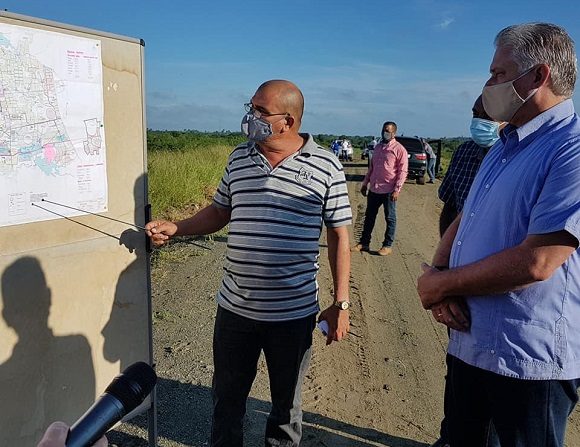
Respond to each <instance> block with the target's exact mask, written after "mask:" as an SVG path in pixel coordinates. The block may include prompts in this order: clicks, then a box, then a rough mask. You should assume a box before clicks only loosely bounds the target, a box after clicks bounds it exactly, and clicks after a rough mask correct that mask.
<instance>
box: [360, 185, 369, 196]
mask: <svg viewBox="0 0 580 447" xmlns="http://www.w3.org/2000/svg"><path fill="white" fill-rule="evenodd" d="M367 191H368V189H367V185H362V186H361V187H360V193H361V194H362V195H363V196H364V197H366V196H367Z"/></svg>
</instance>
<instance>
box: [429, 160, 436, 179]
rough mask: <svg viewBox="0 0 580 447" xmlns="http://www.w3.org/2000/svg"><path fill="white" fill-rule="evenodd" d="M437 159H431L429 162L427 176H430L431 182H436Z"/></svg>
mask: <svg viewBox="0 0 580 447" xmlns="http://www.w3.org/2000/svg"><path fill="white" fill-rule="evenodd" d="M435 160H436V158H435V157H431V158H430V159H429V160H428V161H427V175H428V176H429V181H431V182H432V181H433V180H435Z"/></svg>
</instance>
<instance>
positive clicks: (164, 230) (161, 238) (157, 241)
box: [145, 220, 177, 247]
mask: <svg viewBox="0 0 580 447" xmlns="http://www.w3.org/2000/svg"><path fill="white" fill-rule="evenodd" d="M145 229H146V230H147V236H149V237H150V238H151V242H152V243H153V245H155V246H156V247H160V246H162V245H164V244H165V243H166V242H167V241H169V239H171V236H173V235H174V234H175V233H176V232H177V225H175V224H174V223H173V222H169V221H167V220H153V221H151V222H149V223H148V224H147V225H145Z"/></svg>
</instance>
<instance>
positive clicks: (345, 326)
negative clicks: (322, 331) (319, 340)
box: [318, 305, 350, 346]
mask: <svg viewBox="0 0 580 447" xmlns="http://www.w3.org/2000/svg"><path fill="white" fill-rule="evenodd" d="M322 320H326V322H327V323H328V334H327V335H326V345H327V346H328V345H329V344H331V343H332V342H333V341H340V340H342V339H343V338H345V337H346V336H347V334H348V330H349V329H350V321H349V316H348V310H341V309H339V308H338V307H336V306H335V305H331V306H329V307H328V308H326V309H325V310H323V311H322V312H320V315H319V316H318V321H322Z"/></svg>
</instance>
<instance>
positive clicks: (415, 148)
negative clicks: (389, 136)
mask: <svg viewBox="0 0 580 447" xmlns="http://www.w3.org/2000/svg"><path fill="white" fill-rule="evenodd" d="M395 138H396V140H397V141H398V142H399V143H401V144H402V145H403V146H405V149H407V152H412V153H419V152H425V149H424V148H423V143H421V140H419V139H418V138H409V137H395Z"/></svg>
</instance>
